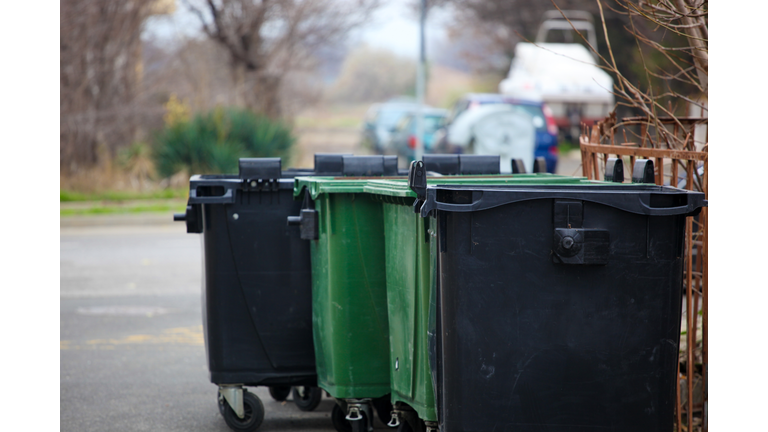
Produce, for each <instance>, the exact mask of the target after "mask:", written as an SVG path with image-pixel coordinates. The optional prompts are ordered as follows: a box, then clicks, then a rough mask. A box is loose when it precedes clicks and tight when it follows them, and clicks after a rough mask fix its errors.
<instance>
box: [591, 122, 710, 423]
mask: <svg viewBox="0 0 768 432" xmlns="http://www.w3.org/2000/svg"><path fill="white" fill-rule="evenodd" d="M702 125H703V126H706V125H707V119H706V118H676V119H673V118H666V119H656V120H655V121H652V120H651V119H648V118H644V117H632V118H624V119H621V121H620V122H617V121H616V118H615V117H608V118H606V120H604V121H603V122H598V123H597V124H596V125H595V126H593V127H588V126H584V129H583V132H582V134H581V136H580V138H579V144H580V148H581V160H582V170H583V175H584V176H585V177H587V178H589V179H593V180H601V179H603V178H604V174H605V162H606V160H608V158H609V157H614V156H615V157H618V158H621V159H623V160H624V162H625V166H628V168H629V170H630V176H629V178H631V175H632V168H633V166H634V164H635V160H636V159H652V160H653V161H654V169H655V175H656V184H658V185H670V186H676V187H680V188H683V189H688V190H696V191H701V192H704V194H705V196H706V195H707V192H708V187H707V186H708V185H707V171H708V170H707V155H708V153H707V145H706V143H707V141H708V140H707V138H706V136H704V137H698V138H703V143H705V144H704V145H703V146H701V147H703V148H701V149H697V147H698V146H697V145H696V144H695V142H696V140H695V139H694V136H695V134H696V130H697V128H700V127H701V126H702ZM662 128H663V129H664V130H663V131H661V130H660V129H662ZM659 132H663V133H659ZM699 134H701V132H699ZM705 134H706V132H705ZM628 135H629V136H630V137H632V138H633V139H632V140H629V139H627V136H628ZM619 136H621V137H622V138H623V141H621V140H619V141H620V142H618V143H617V142H616V141H617V137H619ZM654 137H655V139H654ZM670 138H673V139H670ZM630 141H634V142H630ZM684 268H685V270H684V271H685V274H684V278H683V279H684V286H685V300H684V302H683V312H684V313H683V319H682V327H681V336H680V357H679V362H678V386H677V410H676V413H677V421H676V429H675V430H677V431H686V432H687V431H689V430H691V431H703V432H706V430H707V412H706V411H707V372H708V370H707V366H708V361H707V328H708V326H707V318H708V308H707V292H708V285H707V208H706V207H705V208H704V209H703V210H702V211H701V214H700V215H699V216H698V217H688V218H687V221H686V244H685V265H684ZM691 425H692V426H693V427H691Z"/></svg>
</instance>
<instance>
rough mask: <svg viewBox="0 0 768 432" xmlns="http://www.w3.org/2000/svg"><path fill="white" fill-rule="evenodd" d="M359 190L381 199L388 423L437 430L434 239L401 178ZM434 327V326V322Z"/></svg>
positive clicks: (496, 179) (554, 180)
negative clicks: (432, 343) (431, 335)
mask: <svg viewBox="0 0 768 432" xmlns="http://www.w3.org/2000/svg"><path fill="white" fill-rule="evenodd" d="M429 181H430V183H434V184H463V185H472V184H476V185H505V184H510V185H520V184H579V183H591V182H589V181H587V180H586V179H584V178H583V177H565V176H557V175H552V174H545V173H542V174H523V175H512V176H510V175H505V176H483V177H460V176H450V177H431V178H430V179H429ZM363 191H364V192H366V193H367V194H370V195H372V196H373V197H374V199H375V200H377V201H380V202H381V205H382V214H383V229H384V257H385V279H386V288H387V312H388V323H389V343H390V351H389V372H390V382H391V398H392V399H391V401H392V404H393V407H394V410H393V414H392V420H391V422H390V424H389V426H391V427H399V430H402V431H408V430H410V431H414V432H416V431H424V430H425V429H426V430H429V429H433V430H434V429H436V428H437V420H438V419H437V412H436V404H435V392H434V386H433V383H432V376H431V372H430V363H429V347H428V342H429V339H428V329H429V326H430V317H429V313H430V298H431V296H432V301H433V302H434V297H433V296H434V295H435V286H434V283H435V273H434V269H435V262H434V260H435V257H436V254H435V253H434V251H432V252H430V250H431V249H433V248H434V247H435V244H436V242H435V241H434V238H433V235H434V234H433V233H434V227H430V226H429V221H430V219H429V218H421V217H420V216H419V215H418V214H417V213H415V212H414V208H413V204H414V200H415V199H416V194H415V193H414V192H413V191H412V190H411V189H410V187H409V185H408V182H407V181H404V180H400V179H398V180H369V181H368V182H367V184H366V185H365V186H364V188H363ZM432 321H434V318H433V319H432ZM433 325H434V324H433Z"/></svg>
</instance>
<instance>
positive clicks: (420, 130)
mask: <svg viewBox="0 0 768 432" xmlns="http://www.w3.org/2000/svg"><path fill="white" fill-rule="evenodd" d="M426 16H427V0H421V17H420V18H419V63H418V65H417V66H416V100H417V102H418V103H419V107H418V108H417V111H416V148H415V149H414V159H415V160H421V157H422V156H423V155H424V142H423V140H422V139H423V137H424V75H425V69H426V54H425V52H424V51H425V49H424V21H425V19H426Z"/></svg>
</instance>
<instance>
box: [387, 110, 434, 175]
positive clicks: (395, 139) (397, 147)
mask: <svg viewBox="0 0 768 432" xmlns="http://www.w3.org/2000/svg"><path fill="white" fill-rule="evenodd" d="M417 114H418V112H417V111H412V112H409V113H407V114H406V115H405V116H403V118H401V119H400V122H399V123H398V124H397V127H396V128H395V131H394V132H392V138H391V141H390V144H391V145H390V147H389V151H390V152H392V153H396V154H397V155H399V156H402V157H403V158H404V159H405V160H407V161H408V162H410V161H412V160H413V159H414V150H415V148H416V116H417ZM447 116H448V110H444V109H439V108H426V107H425V108H424V135H423V136H422V142H423V143H424V153H431V152H432V149H433V147H434V141H435V132H437V130H438V129H440V128H441V127H442V126H443V123H445V118H446V117H447Z"/></svg>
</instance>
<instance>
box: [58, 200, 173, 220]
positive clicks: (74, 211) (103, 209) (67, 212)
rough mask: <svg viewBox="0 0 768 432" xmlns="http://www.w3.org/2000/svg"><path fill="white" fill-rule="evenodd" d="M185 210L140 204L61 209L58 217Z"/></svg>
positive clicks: (171, 204) (169, 206)
mask: <svg viewBox="0 0 768 432" xmlns="http://www.w3.org/2000/svg"><path fill="white" fill-rule="evenodd" d="M185 208H186V205H185V204H183V203H181V204H180V203H158V204H140V205H133V206H91V207H85V208H63V209H61V210H60V215H61V216H63V217H66V216H95V215H109V214H135V213H170V212H173V213H183V212H184V210H185Z"/></svg>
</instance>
